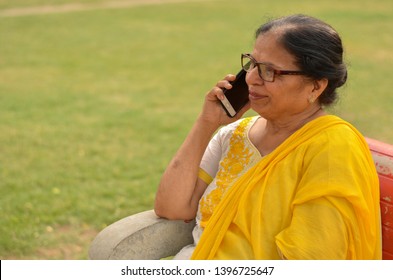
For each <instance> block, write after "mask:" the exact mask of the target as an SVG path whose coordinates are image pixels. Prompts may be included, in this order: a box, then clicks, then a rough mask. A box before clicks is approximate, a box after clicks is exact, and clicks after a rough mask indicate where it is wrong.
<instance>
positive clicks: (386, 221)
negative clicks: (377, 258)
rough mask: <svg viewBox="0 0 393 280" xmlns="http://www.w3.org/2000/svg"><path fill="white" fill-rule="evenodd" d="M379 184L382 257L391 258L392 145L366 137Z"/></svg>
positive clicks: (392, 255) (392, 250)
mask: <svg viewBox="0 0 393 280" xmlns="http://www.w3.org/2000/svg"><path fill="white" fill-rule="evenodd" d="M366 140H367V142H368V145H369V147H370V150H371V153H372V156H373V159H374V162H375V166H376V168H377V172H378V177H379V185H380V202H381V220H382V258H383V259H384V260H393V145H389V144H386V143H382V142H379V141H377V140H374V139H370V138H367V139H366Z"/></svg>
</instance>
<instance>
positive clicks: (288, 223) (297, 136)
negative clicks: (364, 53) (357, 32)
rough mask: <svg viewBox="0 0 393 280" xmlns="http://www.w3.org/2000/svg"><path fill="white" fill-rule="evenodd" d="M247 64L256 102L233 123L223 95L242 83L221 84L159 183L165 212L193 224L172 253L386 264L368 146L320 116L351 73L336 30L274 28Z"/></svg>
mask: <svg viewBox="0 0 393 280" xmlns="http://www.w3.org/2000/svg"><path fill="white" fill-rule="evenodd" d="M242 65H243V69H244V70H246V71H247V76H246V82H247V85H248V89H249V100H250V102H249V104H247V105H246V106H245V107H244V108H243V109H242V110H241V111H240V112H239V113H238V114H237V115H236V117H235V118H230V117H228V116H227V115H226V113H225V112H224V110H223V109H222V107H221V106H220V102H219V99H223V98H224V95H223V90H222V89H223V88H225V89H230V88H231V87H232V86H231V83H230V82H231V81H233V80H234V78H235V76H234V75H228V76H226V77H225V79H224V80H222V81H219V82H218V83H217V86H216V87H214V88H213V89H212V90H211V91H210V92H209V93H208V94H207V95H206V97H205V103H204V106H203V110H202V112H201V113H200V115H199V117H198V118H197V120H196V122H195V124H194V126H193V127H192V129H191V131H190V133H189V135H188V136H187V138H186V140H185V141H184V143H183V144H182V146H181V147H180V149H179V150H178V152H177V153H176V155H175V156H174V158H173V160H172V161H171V163H170V164H169V165H168V167H167V169H166V171H165V172H164V174H163V177H162V179H161V182H160V185H159V188H158V191H157V196H156V201H155V211H156V213H157V215H159V216H161V217H165V218H168V219H183V220H190V219H194V218H195V219H196V222H197V224H196V227H195V229H194V231H193V237H194V240H195V243H194V244H193V245H191V246H188V247H185V248H183V250H182V251H180V252H179V253H178V254H177V256H176V257H175V258H176V259H189V258H192V259H281V258H282V259H380V258H381V237H380V235H381V233H380V213H379V187H378V177H377V174H376V171H375V167H374V164H373V161H372V158H371V156H370V152H369V149H368V146H367V144H366V142H365V140H364V138H363V137H362V135H361V134H360V133H359V132H358V131H357V130H356V129H355V128H354V127H353V126H352V125H350V124H349V123H347V122H345V121H344V120H342V119H340V118H339V117H337V116H333V115H329V114H327V113H326V112H325V110H324V108H325V107H326V106H328V105H330V104H332V103H333V102H334V101H335V99H336V95H337V92H336V90H337V88H339V87H341V86H342V85H343V84H344V83H345V81H346V78H347V70H346V66H345V64H344V62H343V47H342V43H341V39H340V37H339V35H338V34H337V32H336V31H335V30H334V29H333V28H332V27H331V26H329V25H328V24H326V23H324V22H322V21H320V20H318V19H315V18H313V17H309V16H304V15H293V16H288V17H283V18H279V19H276V20H273V21H270V22H268V23H266V24H264V25H262V26H261V27H260V28H259V29H258V30H257V32H256V41H255V46H254V49H253V51H252V53H250V54H243V55H242ZM250 108H251V109H252V110H254V111H255V112H257V113H258V115H257V116H255V117H250V118H243V119H240V117H241V116H242V115H243V114H244V112H246V111H247V110H248V109H250ZM223 125H225V126H223ZM221 126H223V127H222V128H221V129H220V130H219V131H218V132H217V133H215V132H216V130H217V129H219V128H220V127H221Z"/></svg>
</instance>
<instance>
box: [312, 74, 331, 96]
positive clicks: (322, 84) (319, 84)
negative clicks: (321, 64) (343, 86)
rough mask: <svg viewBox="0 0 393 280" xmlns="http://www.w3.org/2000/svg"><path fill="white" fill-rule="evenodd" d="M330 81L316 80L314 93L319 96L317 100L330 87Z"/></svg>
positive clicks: (324, 79)
mask: <svg viewBox="0 0 393 280" xmlns="http://www.w3.org/2000/svg"><path fill="white" fill-rule="evenodd" d="M328 82H329V81H328V79H326V78H323V79H320V80H314V88H313V90H312V92H313V93H314V94H316V95H317V96H316V97H317V98H318V97H319V96H320V95H321V94H322V92H323V91H324V90H325V88H326V87H327V85H328Z"/></svg>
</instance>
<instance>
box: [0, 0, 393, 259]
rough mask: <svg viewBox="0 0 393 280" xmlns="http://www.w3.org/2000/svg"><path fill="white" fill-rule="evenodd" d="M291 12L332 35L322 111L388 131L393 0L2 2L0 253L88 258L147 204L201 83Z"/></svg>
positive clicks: (388, 137)
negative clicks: (329, 97) (334, 75)
mask: <svg viewBox="0 0 393 280" xmlns="http://www.w3.org/2000/svg"><path fill="white" fill-rule="evenodd" d="M293 13H305V14H308V15H312V16H315V17H318V18H320V19H322V20H324V21H326V22H328V23H329V24H331V25H332V26H333V27H334V28H335V29H336V30H337V31H338V32H339V33H340V34H341V37H342V40H343V43H344V46H345V51H346V55H345V58H346V62H347V63H348V67H349V78H348V83H347V85H346V86H344V87H343V88H341V90H340V101H339V102H338V103H337V104H336V105H335V106H334V108H332V109H330V111H331V112H332V113H334V114H337V115H339V116H340V117H342V118H344V119H346V120H348V121H349V122H351V123H353V124H354V125H355V126H356V127H357V128H358V129H359V130H360V131H361V132H362V133H363V134H364V135H366V136H368V137H371V138H375V139H378V140H380V141H384V142H388V143H393V129H392V125H393V110H392V109H393V94H392V93H391V90H392V85H393V82H392V66H393V52H392V49H393V37H392V34H393V33H392V31H393V1H391V0H378V1H375V0H346V1H342V0H329V1H318V2H315V1H314V0H298V1H292V0H281V1H272V0H244V1H240V0H239V1H235V0H228V1H219V0H211V1H209V0H194V1H192V0H191V1H179V0H178V1H169V0H161V1H157V0H155V1H152V0H145V1H138V0H118V1H112V0H70V1H66V0H13V1H11V0H0V213H1V215H0V258H1V259H86V258H87V249H88V246H89V244H90V242H91V241H92V239H93V238H94V236H95V235H96V234H97V233H98V232H99V231H100V230H101V229H103V228H104V227H105V226H107V225H109V224H111V223H113V222H115V221H116V220H119V219H121V218H123V217H125V216H128V215H131V214H134V213H136V212H140V211H143V210H147V209H151V208H152V207H153V200H154V195H155V191H156V187H157V184H158V182H159V179H160V176H161V174H162V172H163V170H164V168H165V167H166V165H167V164H168V162H169V160H170V159H171V157H172V155H173V154H174V153H175V151H176V150H177V148H178V146H179V145H180V144H181V142H182V141H183V139H184V137H185V136H186V134H187V132H188V129H189V128H190V126H191V125H192V123H193V121H194V120H195V118H196V117H197V115H198V113H199V110H200V108H201V105H202V101H203V98H204V95H205V93H206V92H207V91H208V90H209V89H210V88H211V87H212V86H214V85H215V83H216V82H217V81H218V80H219V79H221V78H222V77H224V76H225V75H226V74H228V73H234V74H235V73H237V71H238V70H239V69H240V53H242V52H250V51H252V48H253V42H254V32H255V30H256V29H257V28H258V27H259V25H261V24H262V23H264V22H265V21H266V20H268V19H270V18H273V17H278V16H283V15H288V14H293ZM248 114H252V112H250V113H248Z"/></svg>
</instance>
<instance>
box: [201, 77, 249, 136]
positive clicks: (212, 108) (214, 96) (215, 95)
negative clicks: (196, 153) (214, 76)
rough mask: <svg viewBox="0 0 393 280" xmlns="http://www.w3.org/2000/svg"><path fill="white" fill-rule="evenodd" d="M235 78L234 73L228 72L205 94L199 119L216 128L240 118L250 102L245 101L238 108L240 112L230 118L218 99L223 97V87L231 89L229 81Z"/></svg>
mask: <svg viewBox="0 0 393 280" xmlns="http://www.w3.org/2000/svg"><path fill="white" fill-rule="evenodd" d="M235 79H236V76H235V75H232V74H228V75H227V76H226V77H225V78H224V79H223V80H221V81H219V82H218V83H217V84H216V86H215V87H213V88H212V89H211V90H210V91H209V92H208V93H207V94H206V97H205V103H204V105H203V109H202V112H201V114H200V116H199V119H200V120H202V121H204V122H206V123H209V124H211V125H212V126H216V127H217V128H218V127H220V126H222V125H226V124H229V123H231V122H234V121H236V120H238V119H240V118H241V117H242V116H243V114H244V113H245V112H246V111H248V110H249V109H250V103H247V104H246V105H245V106H244V107H243V108H242V109H241V110H240V112H238V113H237V114H236V116H235V117H233V118H231V117H229V116H228V115H227V114H226V112H225V110H224V108H223V107H222V105H221V101H220V100H223V99H224V92H223V89H224V88H225V89H231V88H232V84H231V82H233V81H234V80H235Z"/></svg>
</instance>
